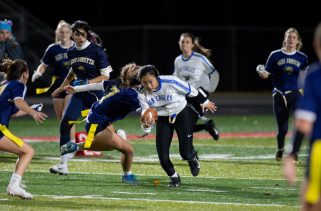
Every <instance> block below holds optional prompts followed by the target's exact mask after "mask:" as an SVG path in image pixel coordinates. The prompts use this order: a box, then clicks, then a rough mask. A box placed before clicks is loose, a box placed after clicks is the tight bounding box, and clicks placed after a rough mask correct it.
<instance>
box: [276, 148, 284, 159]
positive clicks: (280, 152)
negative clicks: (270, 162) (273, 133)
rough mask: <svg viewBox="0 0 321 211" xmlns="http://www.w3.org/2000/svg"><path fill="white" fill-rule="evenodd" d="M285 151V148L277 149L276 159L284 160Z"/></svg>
mask: <svg viewBox="0 0 321 211" xmlns="http://www.w3.org/2000/svg"><path fill="white" fill-rule="evenodd" d="M283 152H284V149H279V150H278V151H276V154H275V160H276V161H281V160H282V156H283Z"/></svg>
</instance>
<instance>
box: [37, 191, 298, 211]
mask: <svg viewBox="0 0 321 211" xmlns="http://www.w3.org/2000/svg"><path fill="white" fill-rule="evenodd" d="M34 196H43V197H49V198H53V199H71V198H75V199H101V200H115V201H146V202H173V203H187V204H212V205H235V206H251V207H293V208H299V207H300V206H290V205H284V204H248V203H232V202H212V201H191V200H188V201H183V200H168V199H142V198H115V197H103V196H95V195H84V196H58V195H37V194H34Z"/></svg>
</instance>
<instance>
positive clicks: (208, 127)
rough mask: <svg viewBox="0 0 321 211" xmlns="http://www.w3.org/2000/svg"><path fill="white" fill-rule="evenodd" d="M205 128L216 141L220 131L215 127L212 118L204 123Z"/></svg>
mask: <svg viewBox="0 0 321 211" xmlns="http://www.w3.org/2000/svg"><path fill="white" fill-rule="evenodd" d="M205 130H206V131H207V132H208V133H209V134H210V135H211V136H212V137H213V139H214V140H216V141H217V140H218V139H219V138H220V133H219V132H218V129H217V128H216V127H215V123H214V122H213V120H211V119H210V120H208V121H207V122H206V123H205Z"/></svg>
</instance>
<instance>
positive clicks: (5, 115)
mask: <svg viewBox="0 0 321 211" xmlns="http://www.w3.org/2000/svg"><path fill="white" fill-rule="evenodd" d="M0 68H1V70H4V69H7V70H8V71H6V70H5V71H3V72H7V73H8V74H7V75H6V81H4V82H2V83H1V84H0V150H1V151H5V152H10V153H13V154H16V155H18V159H17V162H16V166H15V170H14V173H13V174H12V177H11V180H10V183H9V185H8V187H7V193H8V194H9V195H12V196H18V197H21V198H22V199H32V198H33V196H32V194H30V193H28V192H27V191H26V190H25V189H24V188H25V187H24V186H23V185H22V184H21V178H22V176H23V174H24V172H25V171H26V169H27V167H28V165H29V163H30V162H31V160H32V157H33V155H34V149H33V148H32V147H31V146H29V145H28V144H27V143H24V142H23V141H22V140H21V139H20V138H18V137H16V136H15V135H13V134H12V133H11V132H10V131H9V130H8V125H9V121H10V117H11V116H15V117H18V116H22V115H25V114H29V115H30V116H32V117H33V118H34V120H35V121H36V122H37V123H42V122H43V121H44V120H45V119H46V118H47V115H46V114H44V113H41V112H37V111H35V110H34V109H33V108H31V107H30V106H29V105H28V104H27V103H26V101H25V100H24V97H25V93H26V90H27V87H26V83H27V81H28V78H29V70H28V66H27V63H26V62H25V61H24V60H21V59H17V60H15V61H10V60H7V61H5V62H3V64H1V66H0ZM1 72H2V71H1ZM35 109H36V108H35Z"/></svg>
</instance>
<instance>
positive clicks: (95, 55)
mask: <svg viewBox="0 0 321 211" xmlns="http://www.w3.org/2000/svg"><path fill="white" fill-rule="evenodd" d="M67 53H68V59H69V62H70V64H71V67H72V70H73V73H75V74H76V76H77V78H78V79H81V80H86V79H88V80H90V79H93V78H96V77H98V76H100V75H101V73H100V69H104V68H107V67H108V66H110V64H109V61H108V59H107V55H106V54H105V52H104V50H103V49H102V48H101V47H99V46H97V45H95V44H93V43H90V44H89V45H88V46H87V47H86V48H84V49H77V48H76V46H73V47H71V48H70V49H69V50H68V52H67Z"/></svg>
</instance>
